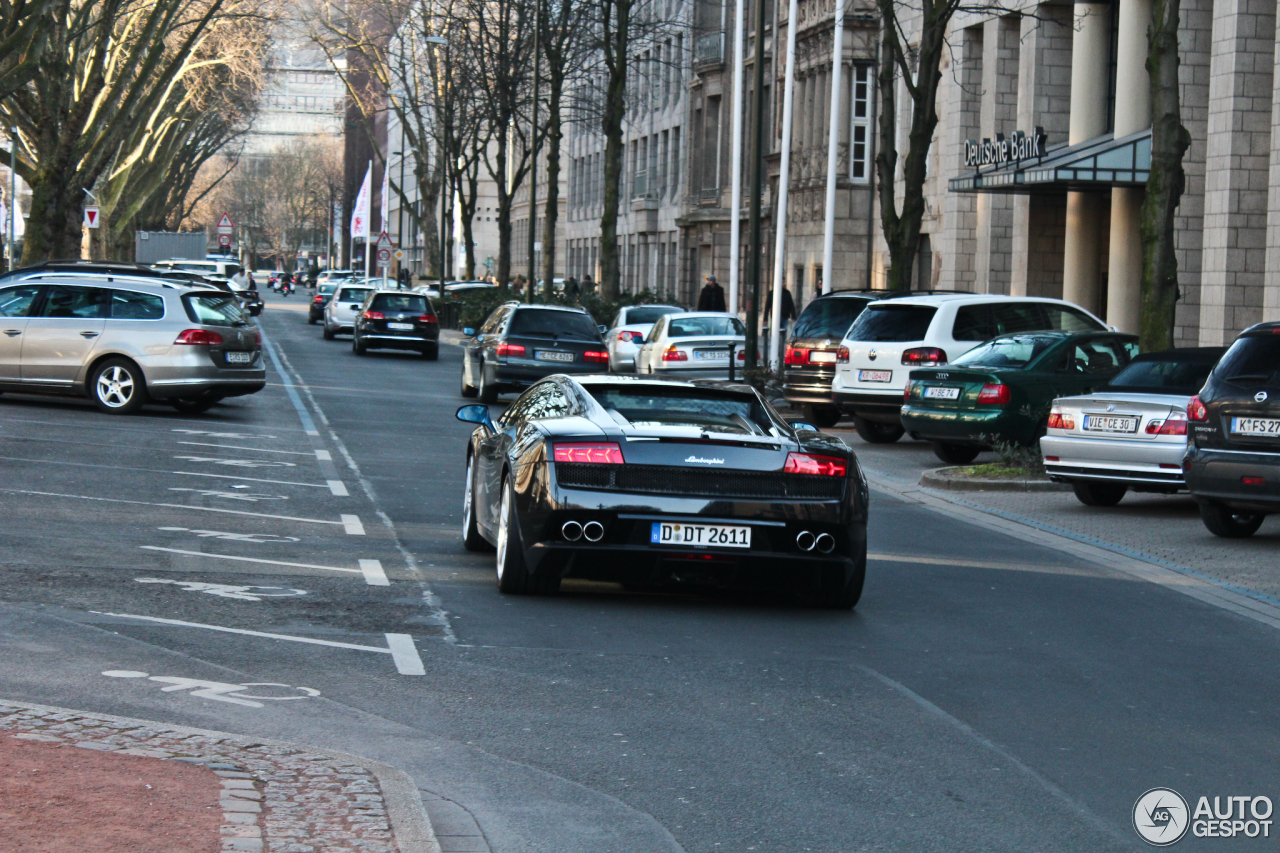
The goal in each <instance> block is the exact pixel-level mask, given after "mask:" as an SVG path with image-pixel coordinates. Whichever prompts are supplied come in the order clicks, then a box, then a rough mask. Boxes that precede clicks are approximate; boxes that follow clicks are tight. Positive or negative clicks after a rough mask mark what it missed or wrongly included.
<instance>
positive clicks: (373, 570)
mask: <svg viewBox="0 0 1280 853" xmlns="http://www.w3.org/2000/svg"><path fill="white" fill-rule="evenodd" d="M360 571H361V572H363V573H364V582H365V583H367V584H368V585H369V586H391V581H389V580H387V573H386V572H384V571H383V570H382V561H381V560H361V561H360Z"/></svg>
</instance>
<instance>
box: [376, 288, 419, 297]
mask: <svg viewBox="0 0 1280 853" xmlns="http://www.w3.org/2000/svg"><path fill="white" fill-rule="evenodd" d="M384 293H389V294H391V295H393V296H421V295H422V294H421V293H415V292H414V291H412V290H399V289H397V288H394V287H379V288H378V289H377V290H376V291H374V296H380V295H382V294H384Z"/></svg>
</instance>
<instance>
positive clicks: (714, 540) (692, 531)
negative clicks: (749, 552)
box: [649, 521, 751, 548]
mask: <svg viewBox="0 0 1280 853" xmlns="http://www.w3.org/2000/svg"><path fill="white" fill-rule="evenodd" d="M649 542H650V543H651V544H653V545H683V546H685V547H693V548H708V547H710V548H750V547H751V528H750V527H747V526H745V525H736V524H683V523H682V524H668V523H666V522H660V521H655V522H654V523H653V529H652V530H651V531H650V533H649Z"/></svg>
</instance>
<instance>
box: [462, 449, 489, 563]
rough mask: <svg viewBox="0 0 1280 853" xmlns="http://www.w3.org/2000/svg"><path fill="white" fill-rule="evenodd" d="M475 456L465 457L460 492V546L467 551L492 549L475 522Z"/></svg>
mask: <svg viewBox="0 0 1280 853" xmlns="http://www.w3.org/2000/svg"><path fill="white" fill-rule="evenodd" d="M475 467H476V466H475V457H473V456H468V457H467V480H466V487H465V491H463V493H462V547H464V548H466V549H467V550H468V551H492V550H493V546H492V545H490V544H489V540H487V539H485V538H484V536H482V535H481V533H480V526H479V525H478V524H476V482H475V476H476V475H475Z"/></svg>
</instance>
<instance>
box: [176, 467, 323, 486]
mask: <svg viewBox="0 0 1280 853" xmlns="http://www.w3.org/2000/svg"><path fill="white" fill-rule="evenodd" d="M173 473H174V474H182V475H183V476H187V477H217V478H218V479H219V480H243V481H244V482H246V483H275V484H276V485H277V486H314V487H315V488H317V489H327V488H329V484H328V483H299V482H298V481H297V480H264V479H262V478H261V477H241V476H239V475H236V474H207V473H205V472H204V471H174V472H173Z"/></svg>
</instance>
